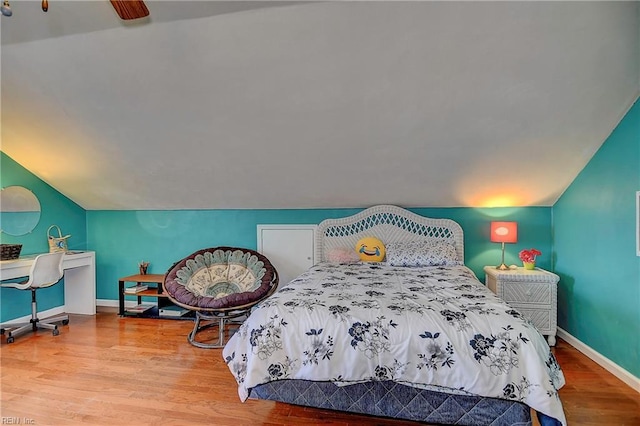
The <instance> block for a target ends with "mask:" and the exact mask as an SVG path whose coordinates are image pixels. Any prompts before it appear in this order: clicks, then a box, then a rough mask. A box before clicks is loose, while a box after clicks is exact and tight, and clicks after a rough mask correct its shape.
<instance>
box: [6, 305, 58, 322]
mask: <svg viewBox="0 0 640 426" xmlns="http://www.w3.org/2000/svg"><path fill="white" fill-rule="evenodd" d="M60 314H64V306H56V307H55V308H51V309H47V310H46V311H41V312H38V318H42V319H47V318H48V317H52V316H55V315H60ZM30 320H31V314H29V315H25V316H23V317H20V318H14V319H12V320H9V321H7V322H5V323H2V325H11V324H17V323H21V322H29V321H30Z"/></svg>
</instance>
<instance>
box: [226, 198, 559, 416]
mask: <svg viewBox="0 0 640 426" xmlns="http://www.w3.org/2000/svg"><path fill="white" fill-rule="evenodd" d="M363 237H376V238H378V239H379V240H381V241H382V242H383V243H384V246H385V247H386V249H387V251H386V257H385V259H384V260H383V261H380V262H363V261H355V260H354V259H348V260H346V261H344V259H342V258H340V257H339V256H338V257H336V255H335V254H336V252H338V251H340V250H342V251H343V252H344V251H345V250H348V249H350V248H353V250H354V251H355V247H356V244H357V243H359V241H360V240H361V239H362V238H363ZM336 259H337V260H336ZM463 260H464V239H463V232H462V228H461V227H460V226H459V225H458V224H457V223H456V222H454V221H452V220H448V219H430V218H425V217H422V216H419V215H416V214H414V213H412V212H410V211H408V210H405V209H402V208H399V207H396V206H388V205H382V206H374V207H371V208H369V209H366V210H364V211H362V212H360V213H358V214H356V215H354V216H350V217H346V218H342V219H328V220H325V221H323V222H322V223H320V225H319V226H318V229H317V232H316V261H317V264H316V265H314V266H313V267H312V268H310V269H309V270H308V271H306V272H305V273H303V274H302V275H300V276H299V277H297V278H296V279H294V280H292V281H291V282H290V283H288V284H286V285H285V286H283V287H281V288H280V289H278V291H277V292H276V293H274V295H273V296H271V297H270V298H268V299H267V300H265V301H263V302H262V303H261V304H260V305H259V306H258V307H257V308H256V309H254V311H253V312H252V313H251V315H250V316H249V317H248V318H247V320H246V321H245V322H244V323H243V324H242V326H241V327H240V328H239V330H238V332H237V333H236V334H235V335H234V336H233V337H232V338H231V339H230V340H229V342H228V343H227V345H226V346H225V347H224V349H223V357H224V359H225V362H226V363H227V366H228V367H229V370H230V371H231V373H232V374H233V376H234V377H235V379H236V381H237V383H238V394H239V396H240V399H241V400H242V401H245V400H246V399H247V398H249V397H251V398H259V399H270V400H276V401H282V402H287V403H292V404H297V405H305V406H312V407H319V408H328V409H335V410H341V411H349V412H356V413H363V414H371V415H375V416H384V417H392V418H400V419H408V420H416V421H423V422H428V423H437V424H464V425H496V426H497V425H530V424H531V414H530V411H531V410H530V408H533V409H534V410H535V411H536V412H537V414H538V418H539V420H540V422H541V424H543V425H556V424H557V425H560V424H562V425H565V424H566V419H565V416H564V411H563V408H562V403H561V401H560V398H559V395H558V389H560V388H561V387H562V386H563V385H564V376H563V374H562V371H561V369H560V367H559V365H558V363H557V362H556V360H555V357H554V356H553V353H552V352H551V350H550V348H549V346H548V345H547V342H546V341H545V339H544V338H543V336H542V335H540V333H538V332H537V330H536V329H535V327H534V326H533V324H531V322H530V321H528V320H527V319H526V318H525V317H523V316H522V315H521V314H520V313H519V312H517V311H516V310H514V309H512V308H511V307H510V306H509V305H507V304H506V303H505V302H503V301H502V300H500V299H499V298H498V297H497V296H495V295H494V294H493V293H492V292H491V291H489V290H488V289H487V288H486V287H485V286H484V285H483V284H482V283H480V282H479V281H478V279H477V277H476V276H475V275H474V273H473V272H472V271H471V270H470V269H469V268H467V267H466V266H465V265H464V263H463Z"/></svg>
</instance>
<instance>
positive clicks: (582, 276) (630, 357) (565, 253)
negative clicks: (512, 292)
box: [553, 102, 640, 377]
mask: <svg viewBox="0 0 640 426" xmlns="http://www.w3.org/2000/svg"><path fill="white" fill-rule="evenodd" d="M638 190H640V102H636V104H635V105H634V106H633V107H632V109H631V110H630V111H629V112H628V113H627V115H626V116H625V117H624V119H623V120H622V121H621V122H620V124H619V125H618V127H617V128H616V129H615V130H614V131H613V133H612V134H611V135H610V136H609V138H608V139H607V140H606V141H605V143H604V144H603V145H602V147H601V148H600V150H599V151H598V152H597V153H596V155H595V156H594V157H593V158H592V160H591V161H590V162H589V163H588V164H587V166H586V167H585V168H584V169H583V170H582V172H581V173H580V174H579V175H578V176H577V177H576V179H575V180H574V181H573V183H572V184H571V186H570V187H569V188H568V189H567V190H566V191H565V193H564V194H563V195H562V197H561V198H560V199H559V200H558V202H557V203H556V204H555V205H554V206H553V235H554V258H555V271H556V273H558V275H560V277H561V279H560V286H559V290H558V325H559V326H560V327H562V328H563V329H564V330H566V331H567V332H568V333H569V334H571V335H572V336H574V337H576V338H577V339H578V340H580V341H582V342H583V343H585V344H586V345H588V346H590V347H591V348H593V349H594V350H596V351H597V352H599V353H600V354H602V355H604V356H605V357H607V358H609V359H610V360H612V361H613V362H615V363H616V364H618V365H620V366H621V367H623V368H625V369H626V370H628V371H629V372H631V373H632V374H634V375H635V376H636V377H640V257H638V256H636V236H635V235H636V234H635V233H636V201H635V196H636V191H638Z"/></svg>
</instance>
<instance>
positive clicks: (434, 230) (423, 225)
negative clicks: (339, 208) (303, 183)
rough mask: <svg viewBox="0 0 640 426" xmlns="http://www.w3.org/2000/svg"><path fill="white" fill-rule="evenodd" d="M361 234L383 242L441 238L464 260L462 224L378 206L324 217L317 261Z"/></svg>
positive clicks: (400, 209) (354, 243) (351, 243)
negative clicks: (339, 215) (332, 217)
mask: <svg viewBox="0 0 640 426" xmlns="http://www.w3.org/2000/svg"><path fill="white" fill-rule="evenodd" d="M363 237H376V238H379V239H380V240H381V241H382V242H383V243H385V244H389V243H396V242H401V241H417V240H434V239H438V240H444V241H447V242H450V243H452V244H453V245H455V247H456V252H457V253H458V257H459V258H460V259H461V260H464V234H463V232H462V227H461V226H460V225H459V224H458V223H457V222H455V221H453V220H451V219H431V218H428V217H423V216H420V215H417V214H415V213H412V212H410V211H408V210H405V209H403V208H400V207H397V206H390V205H379V206H373V207H370V208H368V209H366V210H363V211H361V212H360V213H357V214H355V215H353V216H348V217H345V218H341V219H326V220H323V221H322V222H320V224H319V225H318V229H317V230H316V244H315V248H316V252H315V260H316V262H321V261H324V260H326V253H327V251H329V250H331V249H332V248H337V247H351V248H353V249H354V250H355V246H356V243H357V242H358V240H360V238H363Z"/></svg>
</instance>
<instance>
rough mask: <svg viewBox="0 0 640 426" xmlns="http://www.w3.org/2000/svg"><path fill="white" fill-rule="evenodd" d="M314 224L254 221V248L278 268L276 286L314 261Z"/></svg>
mask: <svg viewBox="0 0 640 426" xmlns="http://www.w3.org/2000/svg"><path fill="white" fill-rule="evenodd" d="M316 227H317V226H316V225H258V252H259V253H262V254H263V255H265V256H266V257H267V259H269V260H270V261H271V263H272V264H273V266H274V267H275V268H276V270H277V271H278V275H279V277H280V278H279V279H280V285H279V287H280V286H283V285H285V284H287V283H288V282H289V281H291V280H292V279H294V278H296V277H297V276H298V275H300V274H301V273H303V272H304V271H306V270H307V269H309V268H310V267H312V266H313V264H314V243H315V238H314V237H315V230H316Z"/></svg>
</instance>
